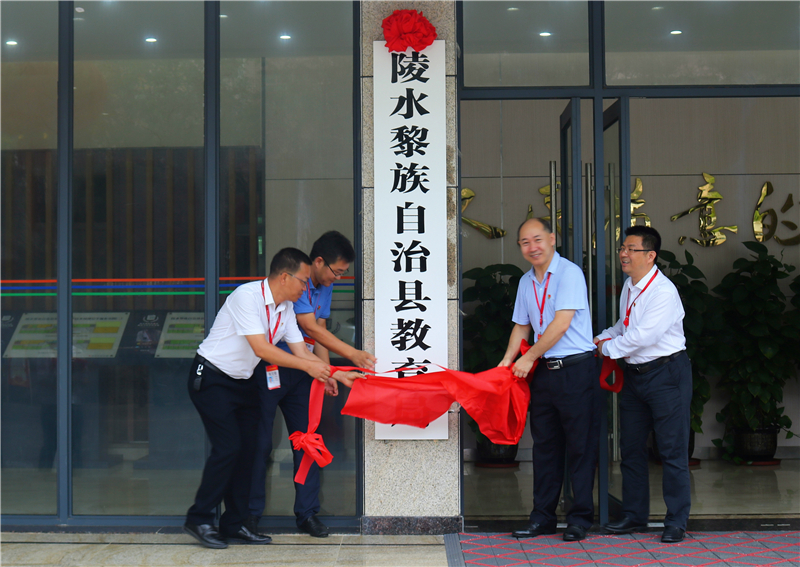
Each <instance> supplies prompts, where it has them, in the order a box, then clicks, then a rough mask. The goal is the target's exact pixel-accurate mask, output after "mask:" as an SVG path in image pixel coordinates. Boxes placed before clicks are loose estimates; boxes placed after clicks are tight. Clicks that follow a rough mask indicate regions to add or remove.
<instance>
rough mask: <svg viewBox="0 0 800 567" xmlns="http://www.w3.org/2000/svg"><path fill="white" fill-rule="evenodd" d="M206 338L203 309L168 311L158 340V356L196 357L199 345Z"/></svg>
mask: <svg viewBox="0 0 800 567" xmlns="http://www.w3.org/2000/svg"><path fill="white" fill-rule="evenodd" d="M204 338H205V319H204V316H203V312H202V311H198V312H190V313H175V312H170V313H167V319H166V321H164V329H163V330H162V331H161V336H160V337H159V340H158V348H157V349H156V358H194V355H195V354H197V347H199V346H200V343H201V342H203V339H204Z"/></svg>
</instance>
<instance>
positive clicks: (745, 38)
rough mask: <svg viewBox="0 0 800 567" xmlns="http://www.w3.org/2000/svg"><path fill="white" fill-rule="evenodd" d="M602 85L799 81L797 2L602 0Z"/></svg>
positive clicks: (799, 12)
mask: <svg viewBox="0 0 800 567" xmlns="http://www.w3.org/2000/svg"><path fill="white" fill-rule="evenodd" d="M605 24H606V33H605V36H606V38H605V39H606V82H607V84H609V85H771V84H772V85H774V84H797V83H800V2H606V3H605Z"/></svg>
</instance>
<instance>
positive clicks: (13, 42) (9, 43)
mask: <svg viewBox="0 0 800 567" xmlns="http://www.w3.org/2000/svg"><path fill="white" fill-rule="evenodd" d="M6 45H17V42H16V41H14V40H13V39H9V40H8V41H7V42H6Z"/></svg>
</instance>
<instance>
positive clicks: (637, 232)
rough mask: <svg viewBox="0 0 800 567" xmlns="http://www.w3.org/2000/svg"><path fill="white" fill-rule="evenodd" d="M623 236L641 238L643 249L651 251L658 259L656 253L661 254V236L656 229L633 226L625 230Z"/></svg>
mask: <svg viewBox="0 0 800 567" xmlns="http://www.w3.org/2000/svg"><path fill="white" fill-rule="evenodd" d="M625 236H641V237H642V246H643V247H644V249H646V250H653V251H654V252H655V253H656V258H658V253H659V252H661V235H660V234H658V231H657V230H656V229H654V228H653V227H650V226H638V225H634V226H631V227H628V228H626V229H625Z"/></svg>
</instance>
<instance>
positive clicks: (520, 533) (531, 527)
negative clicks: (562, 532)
mask: <svg viewBox="0 0 800 567" xmlns="http://www.w3.org/2000/svg"><path fill="white" fill-rule="evenodd" d="M554 533H556V527H555V526H545V525H542V524H528V527H527V528H524V529H521V530H516V531H513V532H511V535H512V536H513V537H515V538H521V537H536V536H540V535H550V534H554Z"/></svg>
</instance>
